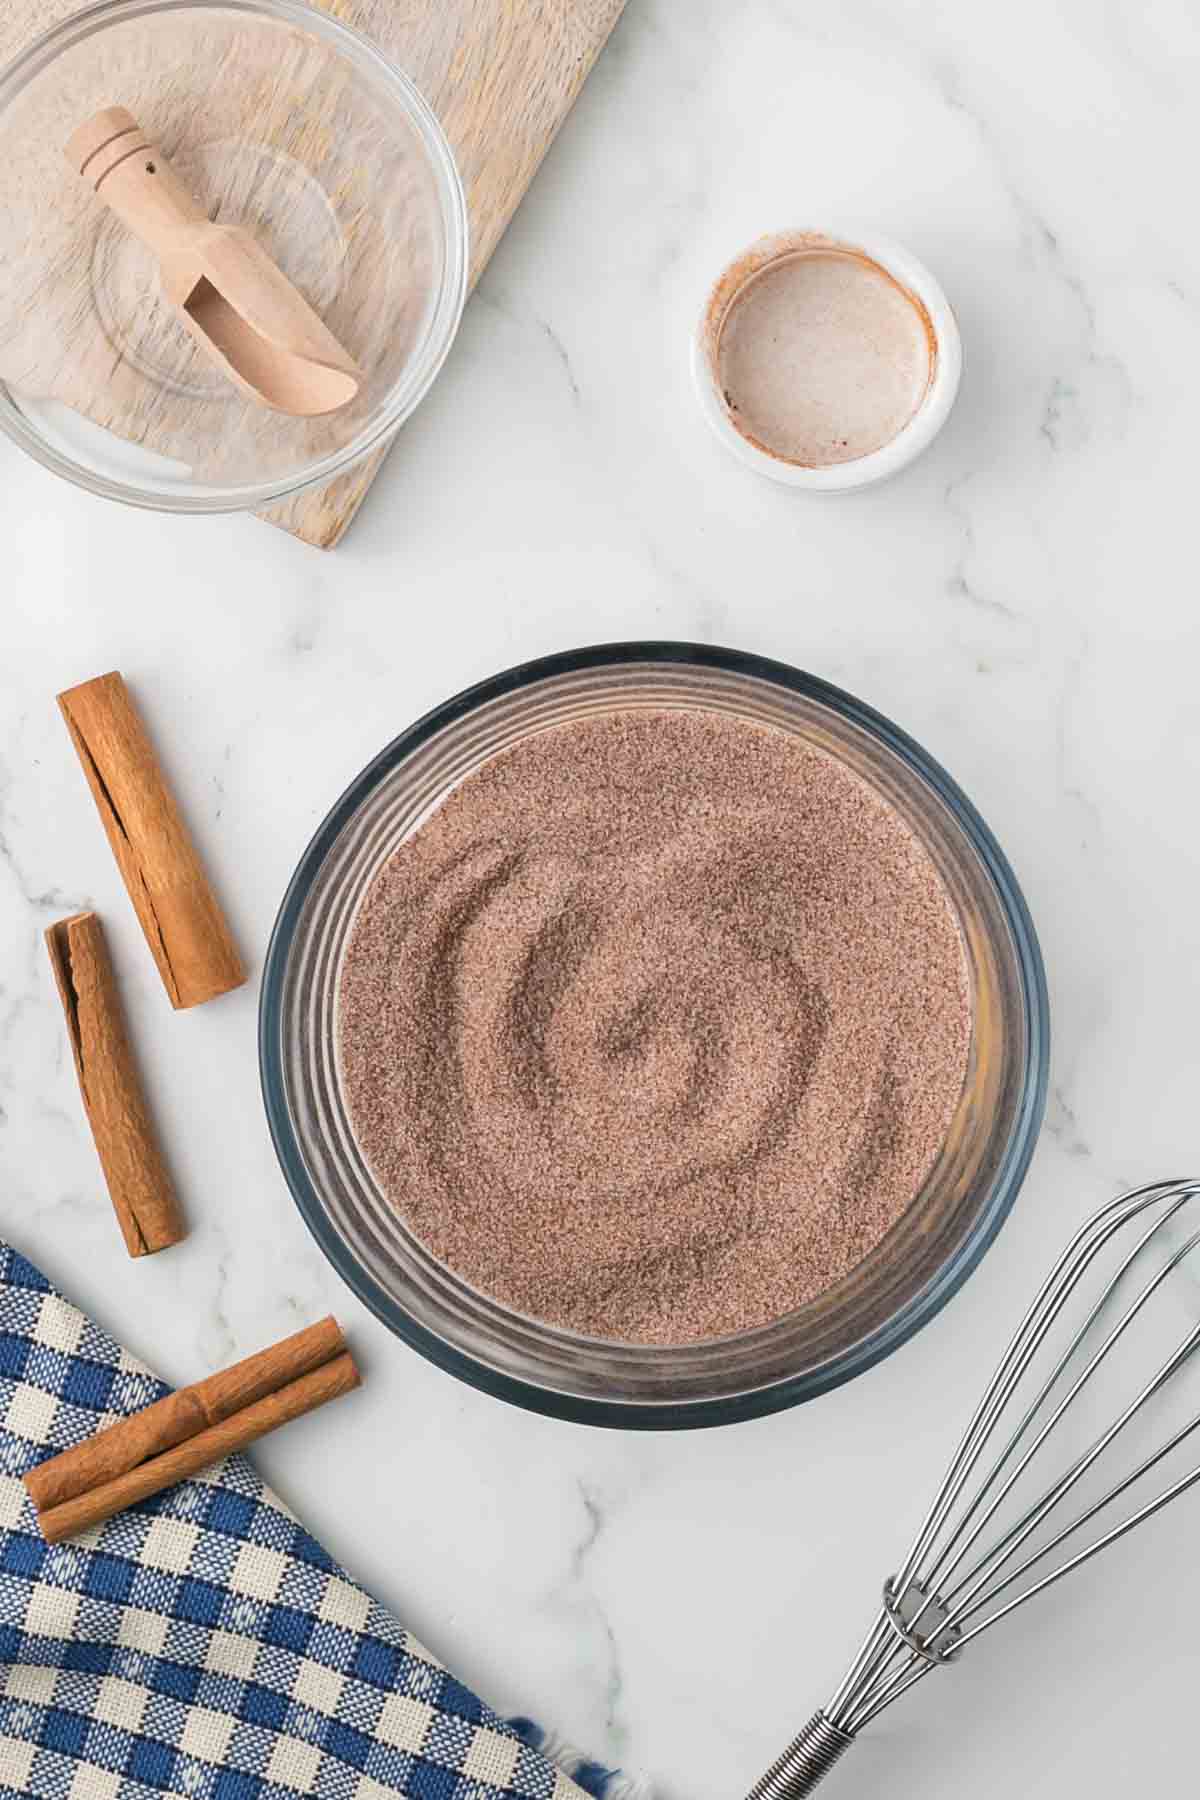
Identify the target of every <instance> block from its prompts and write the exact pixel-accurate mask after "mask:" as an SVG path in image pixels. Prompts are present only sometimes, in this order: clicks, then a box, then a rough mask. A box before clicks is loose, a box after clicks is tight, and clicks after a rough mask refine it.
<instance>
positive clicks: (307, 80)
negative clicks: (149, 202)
mask: <svg viewBox="0 0 1200 1800" xmlns="http://www.w3.org/2000/svg"><path fill="white" fill-rule="evenodd" d="M110 107H124V108H126V109H127V110H128V111H129V112H130V113H132V114H133V116H134V118H135V119H136V120H137V122H138V124H139V125H140V126H141V128H142V130H143V131H144V132H145V133H146V134H147V136H148V138H149V139H150V141H151V142H152V143H154V144H155V145H157V146H158V148H159V149H160V150H161V152H162V153H163V154H164V155H165V156H166V157H167V159H168V160H169V162H170V164H171V166H172V168H174V169H175V170H176V172H177V173H178V174H179V176H180V177H181V178H182V180H183V181H184V182H185V183H186V185H187V186H188V187H189V188H190V189H191V191H192V193H193V194H194V195H195V196H196V198H197V199H198V200H199V201H200V203H201V204H202V206H203V207H204V208H205V210H206V211H207V213H208V215H209V217H210V218H213V219H219V220H220V221H222V222H224V223H227V224H234V225H244V226H246V227H248V228H249V229H250V230H251V231H252V232H253V234H254V236H255V237H256V238H257V239H258V240H259V241H260V242H261V243H262V244H263V245H264V247H265V248H266V250H267V251H268V253H269V254H270V256H271V257H272V259H273V260H274V261H275V262H276V263H277V264H278V265H279V266H280V267H281V268H282V269H283V271H284V273H285V274H286V275H287V276H289V278H290V279H291V280H292V281H293V282H294V284H295V285H296V286H297V287H298V288H299V289H300V291H301V292H302V293H303V295H304V296H305V298H306V299H307V300H308V301H309V303H310V304H311V305H312V306H313V307H314V308H315V310H316V311H317V313H318V314H319V315H320V316H321V317H322V318H323V320H324V321H325V323H326V324H327V325H328V326H329V328H330V329H331V330H332V332H333V334H334V336H335V337H336V338H337V339H338V340H339V341H340V343H341V344H342V345H343V346H344V347H345V348H346V349H347V350H348V351H349V352H350V355H351V356H352V357H353V359H354V361H355V362H356V363H357V364H358V366H359V367H360V369H361V370H362V371H363V375H364V380H363V382H362V384H361V387H360V389H359V391H358V393H357V395H356V396H355V398H354V399H353V400H352V401H350V403H349V404H347V405H345V406H343V407H341V408H340V409H339V410H337V411H335V412H331V413H327V414H325V415H324V416H322V417H317V418H295V417H291V416H289V415H287V414H285V413H280V412H275V411H272V410H270V409H269V408H267V407H266V406H263V405H262V404H260V403H259V402H258V401H256V400H254V399H252V398H250V397H248V396H247V395H245V394H244V393H242V392H241V391H240V390H239V389H238V388H235V387H234V386H233V384H232V383H231V382H230V381H229V380H228V379H227V378H226V376H225V375H224V374H223V373H222V372H221V370H220V369H218V368H217V367H215V366H214V364H213V363H212V362H211V361H210V360H209V358H208V357H207V356H206V355H205V354H204V352H203V351H202V350H201V349H200V348H199V347H198V346H197V344H196V343H195V341H194V339H193V338H192V337H191V336H190V335H189V333H188V332H187V330H186V329H185V328H184V326H183V325H182V323H181V322H180V320H179V317H178V314H177V313H176V310H175V308H174V307H173V306H172V305H171V304H170V302H169V301H168V300H167V299H166V298H165V296H164V294H163V292H162V283H161V277H160V272H159V268H158V265H157V262H156V260H155V258H154V257H153V256H152V255H151V253H150V252H149V251H148V250H147V249H146V248H145V247H144V246H143V245H142V244H141V242H140V241H139V239H138V238H137V237H136V236H134V234H133V233H131V232H130V231H128V230H127V229H126V228H125V226H124V225H122V224H121V223H120V221H119V220H118V219H117V218H116V217H115V215H114V214H113V213H112V212H111V211H110V210H109V209H108V207H107V206H106V205H104V204H103V201H102V199H101V197H100V196H99V195H98V194H97V193H96V192H95V191H94V190H93V188H92V186H91V184H90V183H88V182H87V181H86V180H85V179H83V178H82V177H81V175H80V174H79V172H78V169H77V168H72V167H71V166H70V164H69V163H68V161H67V159H66V157H65V155H64V146H65V144H66V142H67V140H68V138H69V137H70V136H71V135H72V133H73V132H74V131H75V130H76V129H77V128H78V127H79V126H80V125H82V124H84V123H85V122H86V121H87V120H89V119H91V118H93V117H94V116H95V115H96V114H97V113H98V112H100V111H102V110H103V109H106V108H110ZM466 283H467V214H466V205H465V202H464V199H463V192H462V185H461V183H460V181H459V178H458V174H457V171H456V169H455V166H454V158H453V155H452V154H451V151H450V147H449V145H448V144H447V142H446V139H445V137H444V135H443V133H442V130H441V127H440V126H439V124H438V122H437V120H436V118H435V117H434V115H433V113H432V112H431V111H430V109H429V107H428V106H427V105H426V103H425V101H424V100H423V99H422V98H421V95H420V94H419V93H418V91H417V89H416V88H415V87H414V85H413V83H412V82H411V81H410V80H409V79H408V77H407V76H405V75H403V74H402V73H401V72H400V71H399V70H398V69H396V68H394V67H393V66H392V65H391V64H390V63H389V62H388V61H387V60H386V58H384V57H383V56H381V55H380V53H379V52H378V51H377V50H376V49H375V48H374V47H373V45H371V44H370V43H369V42H368V41H367V39H366V38H364V37H362V36H361V35H360V34H359V33H358V32H356V31H353V30H351V29H350V28H349V27H348V26H346V25H343V24H341V23H340V22H339V21H338V20H337V19H335V18H333V17H331V16H330V15H329V14H328V13H326V12H324V11H321V10H319V9H318V8H316V7H313V6H309V5H307V4H304V3H303V0H102V3H101V4H99V5H94V6H89V7H87V8H85V9H84V11H82V12H79V13H76V14H75V15H74V16H73V17H71V18H69V19H67V20H66V21H65V22H64V23H63V24H61V25H58V26H57V27H56V28H55V29H53V30H51V31H49V32H47V33H46V34H45V36H43V37H41V38H39V39H38V40H37V41H36V42H35V43H33V44H32V45H30V46H29V48H28V49H27V50H26V51H25V52H24V54H23V55H21V56H20V57H19V58H18V59H17V61H16V62H15V63H13V64H12V65H11V66H10V67H9V68H8V69H7V70H6V71H5V72H4V73H3V74H0V429H2V430H3V431H5V432H7V434H8V435H9V436H10V437H11V438H13V439H15V441H16V442H17V443H18V444H20V445H21V446H22V448H23V449H25V450H27V451H28V452H29V453H30V455H32V456H34V457H36V458H37V460H38V461H39V462H41V463H43V464H44V465H45V466H46V467H47V468H49V469H53V470H54V471H55V472H56V473H57V474H59V475H64V476H66V477H67V478H68V479H69V480H71V481H74V482H77V483H78V484H79V485H80V486H82V487H85V488H89V489H90V490H91V491H92V492H93V493H99V494H105V495H108V496H109V497H111V498H113V499H118V500H125V501H130V502H132V503H134V504H136V505H141V506H146V507H154V508H159V509H162V510H167V511H175V512H221V511H231V510H234V509H237V508H243V507H247V508H255V507H262V506H266V505H268V504H270V503H272V502H275V501H279V500H282V499H285V498H286V497H288V496H289V495H292V494H295V493H297V492H299V491H300V490H301V489H304V488H307V487H310V486H313V485H315V484H318V483H324V482H328V481H330V480H332V479H333V477H335V476H337V475H340V474H342V473H343V472H344V471H345V470H347V469H348V468H350V467H351V466H352V465H353V464H355V463H357V462H359V461H360V460H361V459H362V458H363V457H365V456H367V455H369V454H370V453H371V452H372V451H373V450H376V449H378V448H379V447H380V446H382V445H384V444H385V443H386V442H387V441H388V439H389V438H390V437H391V436H392V434H393V433H394V432H395V431H396V430H397V428H398V427H399V426H400V425H401V424H402V423H403V421H404V420H405V419H406V418H407V417H408V416H409V414H410V413H411V412H412V410H413V408H414V407H415V406H416V405H417V403H418V402H419V401H420V399H421V398H422V396H423V395H424V394H425V393H426V391H427V390H428V388H429V385H430V383H431V382H432V380H433V378H434V376H435V375H436V374H437V372H438V370H439V368H440V367H441V365H442V362H443V360H444V358H445V356H446V353H447V351H448V350H449V348H450V344H451V342H452V340H453V337H454V334H455V331H456V329H457V327H458V321H459V318H460V315H461V313H462V307H463V301H464V297H465V294H466Z"/></svg>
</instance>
